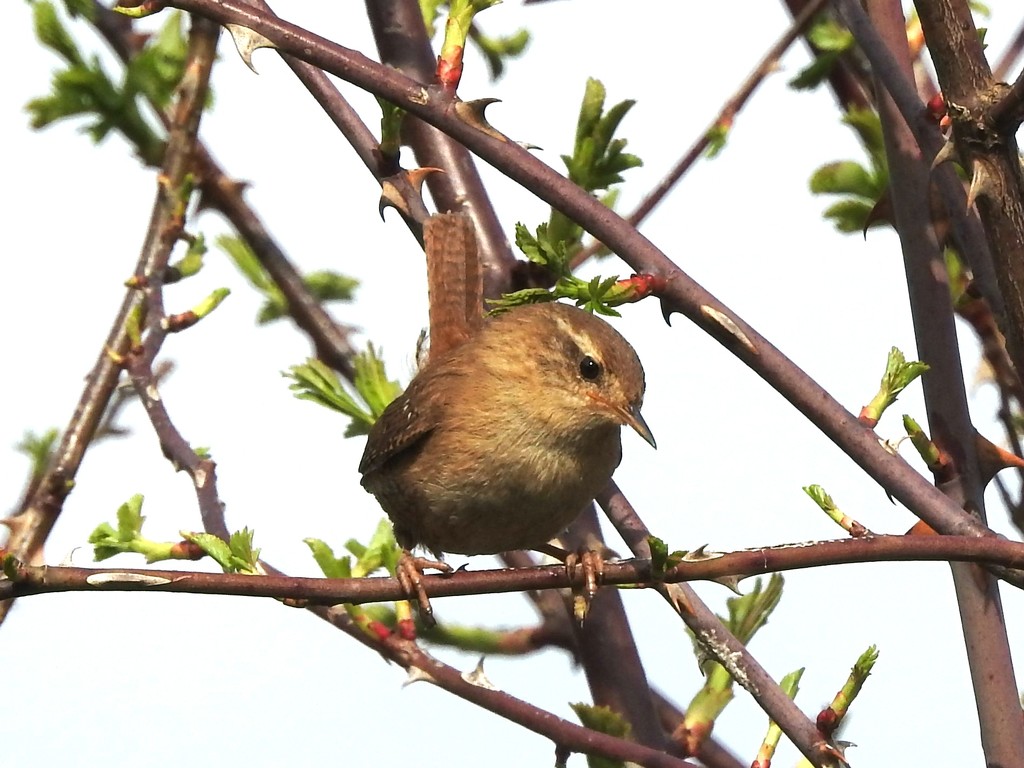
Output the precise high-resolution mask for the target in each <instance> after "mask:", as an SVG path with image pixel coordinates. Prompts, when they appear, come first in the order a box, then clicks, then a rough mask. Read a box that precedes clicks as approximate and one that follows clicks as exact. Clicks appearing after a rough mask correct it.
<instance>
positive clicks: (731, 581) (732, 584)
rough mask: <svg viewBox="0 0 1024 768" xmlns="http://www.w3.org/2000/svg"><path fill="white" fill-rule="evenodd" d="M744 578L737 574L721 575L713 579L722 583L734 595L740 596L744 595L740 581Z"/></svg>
mask: <svg viewBox="0 0 1024 768" xmlns="http://www.w3.org/2000/svg"><path fill="white" fill-rule="evenodd" d="M742 580H743V577H742V576H737V575H736V574H732V575H729V576H719V577H718V578H717V579H712V581H714V582H716V583H718V584H721V585H722V586H723V587H725V588H726V589H728V590H730V591H732V593H733V594H734V595H738V596H739V597H743V593H742V592H740V582H741V581H742Z"/></svg>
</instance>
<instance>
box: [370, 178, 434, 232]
mask: <svg viewBox="0 0 1024 768" xmlns="http://www.w3.org/2000/svg"><path fill="white" fill-rule="evenodd" d="M432 173H444V170H443V169H442V168H432V167H429V166H426V167H423V168H413V169H412V170H411V171H401V172H399V173H397V174H395V175H394V176H388V177H386V178H384V179H381V185H380V202H379V203H378V204H377V211H378V213H380V217H381V219H382V220H383V219H384V211H385V209H387V208H394V209H395V210H396V211H398V212H399V213H400V214H402V216H404V217H405V218H407V219H412V220H413V221H420V218H419V216H418V214H420V213H422V214H424V215H426V206H425V205H424V203H423V192H422V190H423V181H424V179H426V178H427V176H429V175H430V174H432ZM396 177H397V179H398V181H396V180H395V179H396ZM407 187H411V188H412V192H415V193H416V194H417V195H419V200H416V201H414V203H415V205H414V204H413V202H411V201H410V200H409V199H408V197H407V194H411V193H410V192H409V191H408V190H407V189H406V191H405V192H404V193H403V189H404V188H407ZM414 207H415V209H416V214H417V215H414V213H413V208H414Z"/></svg>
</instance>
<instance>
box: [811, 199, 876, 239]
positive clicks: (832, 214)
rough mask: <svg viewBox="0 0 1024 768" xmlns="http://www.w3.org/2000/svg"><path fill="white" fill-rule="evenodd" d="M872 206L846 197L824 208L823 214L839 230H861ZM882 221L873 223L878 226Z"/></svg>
mask: <svg viewBox="0 0 1024 768" xmlns="http://www.w3.org/2000/svg"><path fill="white" fill-rule="evenodd" d="M873 209H874V206H873V205H871V204H870V203H865V202H863V201H861V200H854V199H852V198H851V199H846V200H840V201H839V202H837V203H833V204H832V205H830V206H829V207H828V208H826V209H825V212H824V214H823V216H824V217H825V218H826V219H831V220H832V223H833V224H834V225H835V228H836V229H837V230H839V231H840V232H863V231H864V225H865V224H866V223H867V221H868V217H870V216H871V211H872V210H873ZM881 223H882V222H876V223H873V224H872V225H871V226H873V227H874V226H879V225H881Z"/></svg>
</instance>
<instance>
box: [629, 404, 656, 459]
mask: <svg viewBox="0 0 1024 768" xmlns="http://www.w3.org/2000/svg"><path fill="white" fill-rule="evenodd" d="M621 413H622V418H623V420H624V421H625V423H626V424H629V426H631V427H632V428H633V429H635V430H636V433H637V434H638V435H640V437H642V438H643V439H644V440H646V441H647V442H648V443H650V445H651V448H654V449H657V448H658V444H657V443H656V442H654V435H653V434H651V428H650V427H648V426H647V422H646V421H644V417H643V416H641V415H640V406H639V405H628V406H626V407H625V408H623V409H622V411H621Z"/></svg>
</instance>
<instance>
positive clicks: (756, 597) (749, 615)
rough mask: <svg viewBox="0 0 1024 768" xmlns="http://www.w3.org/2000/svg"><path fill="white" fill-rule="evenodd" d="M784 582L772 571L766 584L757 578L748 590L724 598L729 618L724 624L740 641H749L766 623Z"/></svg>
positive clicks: (776, 602) (780, 594)
mask: <svg viewBox="0 0 1024 768" xmlns="http://www.w3.org/2000/svg"><path fill="white" fill-rule="evenodd" d="M784 584H785V580H784V579H783V577H782V576H781V575H780V574H778V573H773V574H772V575H771V578H770V579H769V580H768V584H767V586H765V585H763V583H762V581H761V579H760V578H758V579H757V580H755V582H754V588H753V589H752V590H751V591H750V592H748V593H747V594H745V595H743V596H741V597H731V598H729V599H728V600H726V606H727V608H728V611H729V618H728V619H727V620H726V621H725V624H726V626H727V627H729V630H730V631H731V632H732V633H733V634H734V635H736V638H737V639H738V640H739V641H740V642H741V643H748V642H750V639H751V638H752V637H753V636H754V635H755V634H756V633H757V631H758V630H759V629H760V628H761V627H763V626H764V625H765V624H767V623H768V617H769V616H771V614H772V611H774V610H775V607H776V606H777V605H778V604H779V600H781V599H782V588H783V586H784Z"/></svg>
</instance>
